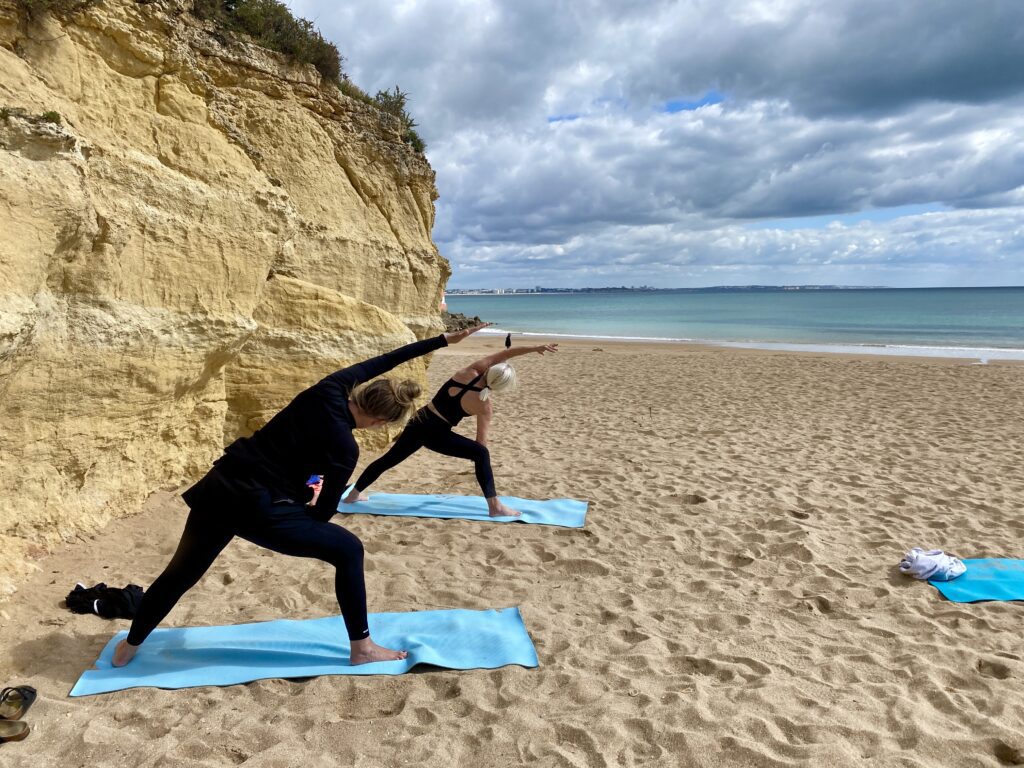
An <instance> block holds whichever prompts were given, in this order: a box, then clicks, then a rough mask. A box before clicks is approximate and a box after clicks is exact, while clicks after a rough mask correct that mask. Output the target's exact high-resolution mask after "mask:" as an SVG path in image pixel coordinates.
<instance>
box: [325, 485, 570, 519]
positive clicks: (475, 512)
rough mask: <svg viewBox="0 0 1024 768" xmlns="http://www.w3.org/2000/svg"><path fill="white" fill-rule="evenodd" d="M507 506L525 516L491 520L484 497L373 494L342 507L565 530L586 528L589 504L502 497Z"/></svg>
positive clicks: (343, 510) (354, 510)
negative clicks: (549, 526)
mask: <svg viewBox="0 0 1024 768" xmlns="http://www.w3.org/2000/svg"><path fill="white" fill-rule="evenodd" d="M499 498H500V499H501V501H502V503H504V504H505V506H506V507H511V508H512V509H518V510H519V511H520V512H522V513H523V514H522V516H521V517H491V516H490V515H488V514H487V501H486V500H485V499H484V497H483V496H448V495H430V494H404V493H371V494H370V500H369V501H357V502H355V503H354V504H346V503H345V502H342V503H341V504H339V505H338V512H339V513H341V514H360V513H362V514H368V515H394V516H396V517H443V518H459V519H464V520H486V521H488V522H493V523H537V524H539V525H558V526H561V527H563V528H582V527H583V524H584V523H585V522H586V518H587V502H585V501H580V500H578V499H546V500H543V501H539V500H537V499H519V498H516V497H515V496H500V497H499Z"/></svg>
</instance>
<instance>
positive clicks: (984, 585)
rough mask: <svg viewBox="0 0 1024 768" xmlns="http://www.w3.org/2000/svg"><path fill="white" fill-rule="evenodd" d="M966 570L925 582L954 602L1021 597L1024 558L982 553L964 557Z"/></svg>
mask: <svg viewBox="0 0 1024 768" xmlns="http://www.w3.org/2000/svg"><path fill="white" fill-rule="evenodd" d="M963 562H964V565H966V566H967V572H966V573H965V574H964V575H963V576H957V577H956V578H955V579H953V580H952V581H929V582H928V583H929V584H931V585H932V586H933V587H935V588H936V589H937V590H939V592H941V593H942V595H943V597H945V598H946V599H947V600H952V601H953V602H954V603H975V602H978V601H979V600H1024V560H1010V559H1008V558H1003V557H985V558H981V559H978V560H964V561H963Z"/></svg>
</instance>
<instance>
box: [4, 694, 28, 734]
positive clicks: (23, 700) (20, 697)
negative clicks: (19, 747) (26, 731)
mask: <svg viewBox="0 0 1024 768" xmlns="http://www.w3.org/2000/svg"><path fill="white" fill-rule="evenodd" d="M35 700H36V689H35V688H33V687H32V686H31V685H19V686H16V687H12V688H4V689H3V690H2V691H0V719H3V720H21V718H23V717H24V716H25V713H26V712H28V708H29V707H31V706H32V702H33V701H35ZM22 738H24V737H22Z"/></svg>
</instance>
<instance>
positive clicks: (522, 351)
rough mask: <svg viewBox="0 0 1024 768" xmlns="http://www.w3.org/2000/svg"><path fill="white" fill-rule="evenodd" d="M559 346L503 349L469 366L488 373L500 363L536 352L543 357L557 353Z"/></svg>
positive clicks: (541, 345)
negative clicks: (548, 353)
mask: <svg viewBox="0 0 1024 768" xmlns="http://www.w3.org/2000/svg"><path fill="white" fill-rule="evenodd" d="M557 351H558V345H557V344H538V345H537V346H535V347H515V348H513V349H503V350H501V352H495V353H494V354H493V355H488V356H487V357H481V358H480V359H479V360H477V361H476V362H475V363H471V364H470V365H469V367H470V368H472V369H473V370H475V371H476V372H477V373H484V372H486V371H487V370H488V369H489V368H491V366H494V365H497V364H498V363H504V362H505V361H506V360H509V359H511V358H513V357H519V356H521V355H529V354H530V353H532V352H536V353H537V354H538V355H543V354H544V353H545V352H557Z"/></svg>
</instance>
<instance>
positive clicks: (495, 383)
mask: <svg viewBox="0 0 1024 768" xmlns="http://www.w3.org/2000/svg"><path fill="white" fill-rule="evenodd" d="M484 384H485V385H486V386H487V389H485V390H484V391H483V392H481V393H480V399H481V400H486V399H487V398H488V396H489V395H490V392H498V393H501V392H511V391H512V390H513V389H515V388H516V369H515V368H513V367H512V366H511V365H509V364H508V363H498V364H497V365H492V366H491V367H490V368H488V369H487V375H486V376H484ZM487 390H490V392H488V391H487Z"/></svg>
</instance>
